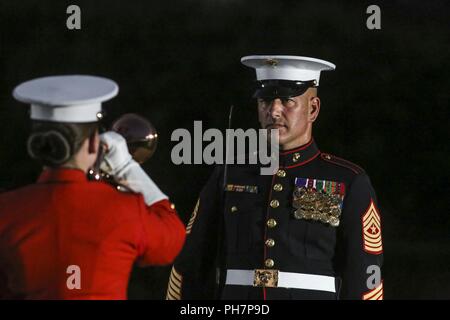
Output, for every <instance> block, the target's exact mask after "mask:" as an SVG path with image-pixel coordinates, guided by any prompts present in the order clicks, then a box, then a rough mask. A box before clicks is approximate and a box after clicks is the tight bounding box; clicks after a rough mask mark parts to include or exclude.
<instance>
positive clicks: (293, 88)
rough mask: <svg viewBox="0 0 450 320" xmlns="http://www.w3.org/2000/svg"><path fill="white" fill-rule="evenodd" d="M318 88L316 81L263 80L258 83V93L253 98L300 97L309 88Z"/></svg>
mask: <svg viewBox="0 0 450 320" xmlns="http://www.w3.org/2000/svg"><path fill="white" fill-rule="evenodd" d="M313 87H316V80H311V81H291V80H263V81H257V87H256V91H255V93H254V94H253V98H261V99H276V98H292V97H296V96H300V95H302V94H304V93H305V92H306V90H308V88H313Z"/></svg>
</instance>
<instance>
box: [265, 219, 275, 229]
mask: <svg viewBox="0 0 450 320" xmlns="http://www.w3.org/2000/svg"><path fill="white" fill-rule="evenodd" d="M276 225H277V220H275V219H269V220H267V226H268V227H269V228H274V227H275V226H276Z"/></svg>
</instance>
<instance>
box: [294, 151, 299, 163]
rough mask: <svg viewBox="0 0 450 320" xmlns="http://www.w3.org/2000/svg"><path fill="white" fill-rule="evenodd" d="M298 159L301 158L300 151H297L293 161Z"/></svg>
mask: <svg viewBox="0 0 450 320" xmlns="http://www.w3.org/2000/svg"><path fill="white" fill-rule="evenodd" d="M298 160H300V153H298V152H296V153H294V155H293V157H292V161H294V162H297V161H298Z"/></svg>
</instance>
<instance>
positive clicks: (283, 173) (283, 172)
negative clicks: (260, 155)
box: [277, 169, 286, 178]
mask: <svg viewBox="0 0 450 320" xmlns="http://www.w3.org/2000/svg"><path fill="white" fill-rule="evenodd" d="M277 176H279V177H280V178H284V177H286V171H284V170H281V169H279V170H278V171H277Z"/></svg>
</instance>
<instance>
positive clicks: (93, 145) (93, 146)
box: [88, 131, 100, 154]
mask: <svg viewBox="0 0 450 320" xmlns="http://www.w3.org/2000/svg"><path fill="white" fill-rule="evenodd" d="M99 144H100V137H99V136H98V132H97V131H95V133H93V134H92V135H91V136H90V137H89V148H88V151H89V154H93V153H97V152H98V146H99Z"/></svg>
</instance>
